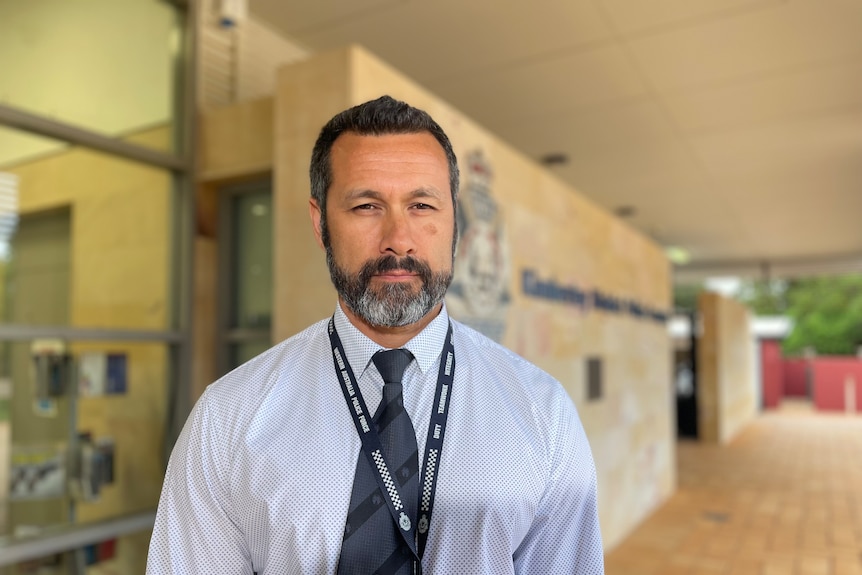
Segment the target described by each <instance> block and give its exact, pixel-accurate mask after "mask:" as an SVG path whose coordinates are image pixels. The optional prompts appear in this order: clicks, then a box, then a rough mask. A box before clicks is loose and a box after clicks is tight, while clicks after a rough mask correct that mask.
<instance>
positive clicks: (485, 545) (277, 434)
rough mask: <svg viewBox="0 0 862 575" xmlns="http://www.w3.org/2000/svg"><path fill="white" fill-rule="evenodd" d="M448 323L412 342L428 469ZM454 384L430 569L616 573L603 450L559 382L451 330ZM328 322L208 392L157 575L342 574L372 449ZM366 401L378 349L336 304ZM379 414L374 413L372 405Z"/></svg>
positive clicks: (176, 483)
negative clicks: (364, 464)
mask: <svg viewBox="0 0 862 575" xmlns="http://www.w3.org/2000/svg"><path fill="white" fill-rule="evenodd" d="M448 322H449V317H448V315H447V313H446V310H445V307H444V309H443V311H442V312H441V313H440V314H439V315H438V317H437V318H435V319H434V320H433V321H432V322H431V323H430V324H429V325H428V327H427V328H426V329H425V330H423V331H422V333H420V334H419V335H418V336H416V337H415V338H414V339H413V340H411V341H410V342H409V343H407V345H405V347H406V348H407V349H409V350H410V351H411V352H412V353H413V355H414V357H415V358H416V360H415V361H413V362H412V363H411V364H410V366H408V368H407V371H406V372H405V374H404V404H405V408H406V409H407V411H408V413H409V414H410V418H411V420H412V421H413V425H414V427H415V429H416V441H417V443H418V445H419V454H420V462H419V463H420V465H421V464H422V461H421V459H422V456H423V455H424V449H425V440H426V437H427V432H428V422H429V420H430V417H431V409H432V404H433V401H434V391H435V388H436V383H437V372H438V367H439V361H440V356H441V350H442V348H443V340H444V338H445V335H446V330H447V327H448ZM452 324H453V329H454V342H455V364H456V365H455V380H454V383H453V385H452V389H451V405H450V411H449V419H448V423H447V427H446V436H445V439H444V445H443V451H442V454H441V460H440V470H439V474H440V475H439V479H438V484H437V494H436V499H435V503H434V513H433V515H432V517H431V525H430V529H429V533H428V545H427V548H426V550H425V554H424V556H423V558H422V567H423V572H424V573H425V574H426V575H451V574H459V573H464V574H469V575H485V574H487V575H491V574H500V575H503V574H514V573H517V574H523V575H527V574H530V575H551V574H553V575H558V574H563V573H578V574H584V575H586V574H590V575H592V574H599V573H603V572H604V568H603V554H602V542H601V535H600V532H599V523H598V518H597V513H596V478H595V467H594V464H593V459H592V454H591V452H590V446H589V443H588V442H587V438H586V436H585V434H584V430H583V427H582V426H581V423H580V420H579V418H578V415H577V412H576V410H575V407H574V405H573V404H572V402H571V400H570V399H569V397H568V396H567V395H566V393H565V391H564V390H563V388H562V386H561V385H560V384H559V383H558V382H557V381H555V380H554V379H553V378H551V377H550V376H549V375H548V374H546V373H545V372H543V371H541V370H540V369H538V368H537V367H535V366H533V365H532V364H530V363H528V362H527V361H525V360H524V359H522V358H520V357H518V356H517V355H515V354H514V353H512V352H511V351H509V350H507V349H505V348H503V347H502V346H500V345H498V344H497V343H495V342H493V341H492V340H490V339H488V338H486V337H484V336H483V335H481V334H479V333H477V332H475V331H474V330H472V329H470V328H468V327H466V326H464V325H462V324H460V323H458V322H455V321H453V322H452ZM326 325H327V321H326V320H323V321H321V322H319V323H317V324H315V325H313V326H311V327H309V328H308V329H306V330H305V331H303V332H301V333H299V334H297V335H296V336H294V337H292V338H290V339H288V340H286V341H284V342H282V343H280V344H278V345H276V346H274V347H273V348H272V349H270V350H269V351H267V352H265V353H263V354H262V355H260V356H258V357H256V358H255V359H253V360H251V361H249V362H248V363H246V364H244V365H242V366H240V367H239V368H237V369H235V370H234V371H233V372H231V373H229V374H228V375H226V376H224V377H223V378H222V379H220V380H219V381H217V382H215V383H214V384H212V385H211V386H209V387H208V388H207V390H206V391H205V392H204V394H203V395H202V396H201V398H200V400H199V401H198V402H197V404H196V405H195V407H194V409H193V411H192V413H191V415H190V416H189V419H188V421H187V422H186V425H185V427H184V429H183V432H182V434H181V435H180V438H179V440H178V441H177V444H176V446H175V448H174V451H173V453H172V455H171V459H170V463H169V465H168V470H167V476H166V478H165V482H164V486H163V488H162V494H161V500H160V502H159V509H158V514H157V517H156V525H155V528H154V530H153V537H152V540H151V542H150V551H149V557H148V562H147V573H149V574H167V573H183V574H198V573H220V574H237V575H239V574H247V575H251V574H252V573H258V574H279V575H282V574H297V575H298V574H308V575H311V574H315V575H332V574H334V573H335V572H336V568H337V565H338V558H339V554H340V551H341V540H342V535H343V531H344V524H345V519H346V516H347V508H348V505H349V503H350V494H351V491H352V489H353V475H354V471H355V469H356V460H357V457H359V456H360V447H361V442H360V440H359V437H358V435H357V432H356V429H355V427H354V423H353V420H352V418H351V416H350V413H349V412H348V408H347V404H346V402H345V400H344V396H343V395H342V392H341V387H340V385H339V383H338V380H337V379H336V373H335V368H334V365H333V360H332V350H331V347H330V343H329V337H328V335H327V330H326ZM335 325H336V329H337V330H338V334H339V336H340V337H341V340H342V342H343V344H344V347H345V351H346V354H347V359H348V361H349V362H350V365H351V367H352V368H353V371H354V373H355V374H356V377H357V378H358V381H359V387H360V390H361V392H362V394H363V396H364V398H365V402H366V404H367V405H369V406H376V405H377V404H378V403H379V401H380V398H381V396H382V389H383V381H382V379H381V377H380V375H379V374H378V373H377V369H376V368H375V367H374V364H373V363H372V362H371V356H372V355H373V354H374V353H375V352H377V351H378V350H379V349H381V348H380V346H379V345H377V344H375V343H374V342H372V341H371V340H370V339H368V338H367V337H365V336H364V335H363V334H362V333H360V332H359V331H358V330H357V329H356V328H355V327H354V326H353V325H351V324H350V322H349V320H348V319H347V318H346V316H345V315H344V313H343V312H342V310H341V309H340V308H338V307H337V308H336V312H335ZM372 409H373V408H372Z"/></svg>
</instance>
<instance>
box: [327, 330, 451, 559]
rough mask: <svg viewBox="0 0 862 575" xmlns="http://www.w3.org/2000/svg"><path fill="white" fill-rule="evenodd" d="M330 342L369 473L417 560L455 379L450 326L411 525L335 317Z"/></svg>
mask: <svg viewBox="0 0 862 575" xmlns="http://www.w3.org/2000/svg"><path fill="white" fill-rule="evenodd" d="M329 340H330V342H331V343H332V359H333V361H334V362H335V372H336V373H338V374H339V378H338V381H339V383H340V384H341V391H342V392H343V393H344V399H345V401H346V402H347V407H348V410H349V411H350V415H351V416H352V417H353V423H354V425H355V426H356V432H357V433H358V434H359V438H360V439H361V440H362V451H364V452H365V456H366V457H367V458H368V462H369V464H370V465H371V468H372V469H373V470H374V471H375V477H376V478H377V484H378V485H379V486H380V491H381V493H383V498H384V499H385V500H386V505H387V506H388V507H389V513H390V514H391V515H392V518H393V519H394V520H395V524H396V525H398V526H399V527H400V529H399V531H400V532H401V535H402V537H404V541H405V542H406V543H407V545H408V546H409V547H410V550H411V551H412V552H413V554H414V556H415V558H416V559H417V560H421V559H422V555H423V554H424V553H425V545H426V543H427V542H428V527H429V525H430V523H431V511H432V510H433V508H434V495H435V494H436V491H437V477H438V475H439V474H438V472H437V471H438V466H439V463H440V454H441V453H442V451H443V435H444V434H445V433H446V418H447V416H448V415H449V398H450V397H451V389H452V381H453V380H454V378H455V345H454V343H453V337H452V323H451V322H450V323H449V329H448V331H447V332H446V339H445V341H444V342H443V353H442V354H441V355H440V371H439V373H438V375H437V390H436V392H435V393H434V405H433V406H432V409H431V421H430V423H429V424H428V439H427V441H426V442H425V459H424V460H423V462H422V474H421V475H420V479H419V487H420V497H419V521H418V522H417V524H415V525H414V524H411V523H412V522H411V521H410V518H409V517H407V514H406V513H404V512H403V511H402V510H403V508H404V505H403V504H402V502H401V494H400V492H399V490H398V485H397V484H396V483H395V482H394V481H392V480H391V477H392V475H391V474H390V473H389V464H388V462H387V461H386V460H385V458H384V456H383V448H382V445H381V444H380V437H379V436H378V435H377V429H375V427H374V425H373V424H372V423H371V417H372V414H371V413H370V412H369V411H368V408H367V407H366V406H365V400H363V399H362V393H361V392H360V391H359V385H358V384H357V382H356V377H355V376H354V375H353V370H352V369H351V368H350V364H349V363H348V362H347V355H346V354H345V353H344V346H343V345H341V338H339V337H338V333H337V332H336V331H335V317H334V316H333V317H332V318H331V319H330V320H329Z"/></svg>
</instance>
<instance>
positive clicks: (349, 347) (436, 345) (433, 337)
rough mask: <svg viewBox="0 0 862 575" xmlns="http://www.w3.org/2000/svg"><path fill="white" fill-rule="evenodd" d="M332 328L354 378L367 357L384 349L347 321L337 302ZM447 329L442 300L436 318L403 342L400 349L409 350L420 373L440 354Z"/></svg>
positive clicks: (447, 318) (428, 367)
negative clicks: (333, 327)
mask: <svg viewBox="0 0 862 575" xmlns="http://www.w3.org/2000/svg"><path fill="white" fill-rule="evenodd" d="M335 329H336V331H337V332H338V337H339V338H341V343H342V344H343V345H344V353H345V355H347V361H348V362H349V363H350V366H351V367H352V368H353V373H355V374H356V377H357V378H358V377H360V376H361V375H362V373H363V372H364V371H365V368H366V367H368V364H369V363H370V362H371V356H372V355H374V354H375V353H377V352H378V351H380V350H382V349H385V348H384V347H382V346H381V345H380V344H378V343H375V342H373V341H372V340H371V339H369V338H368V336H366V335H365V334H364V333H362V332H361V331H359V330H358V329H357V328H356V326H354V325H353V324H352V323H350V320H349V319H347V315H345V313H344V310H343V309H341V303H340V302H339V303H336V304H335ZM448 330H449V313H448V312H447V311H446V304H445V302H444V303H443V307H442V308H441V309H440V313H438V314H437V317H435V318H434V319H433V320H431V323H429V324H428V325H427V326H425V329H423V330H422V331H421V332H419V333H418V334H416V337H414V338H413V339H411V340H410V341H408V342H407V343H406V344H404V348H405V349H408V350H410V353H412V354H413V357H414V358H416V364H417V365H418V366H419V369H420V371H421V372H422V373H423V374H425V373H427V372H428V370H429V369H431V368H432V367H433V366H434V363H435V362H436V361H437V358H438V357H440V353H441V352H442V351H443V343H444V341H445V339H446V332H447V331H448Z"/></svg>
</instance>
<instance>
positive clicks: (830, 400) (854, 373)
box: [811, 357, 862, 411]
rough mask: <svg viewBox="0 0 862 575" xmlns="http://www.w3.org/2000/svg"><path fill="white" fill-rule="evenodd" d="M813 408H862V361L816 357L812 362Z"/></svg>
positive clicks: (837, 409) (845, 409)
mask: <svg viewBox="0 0 862 575" xmlns="http://www.w3.org/2000/svg"><path fill="white" fill-rule="evenodd" d="M811 369H812V375H813V378H812V379H813V382H812V383H813V385H812V388H813V397H812V399H813V400H814V407H816V408H817V409H824V410H831V411H862V360H860V359H859V358H856V357H818V358H816V359H814V360H812V361H811Z"/></svg>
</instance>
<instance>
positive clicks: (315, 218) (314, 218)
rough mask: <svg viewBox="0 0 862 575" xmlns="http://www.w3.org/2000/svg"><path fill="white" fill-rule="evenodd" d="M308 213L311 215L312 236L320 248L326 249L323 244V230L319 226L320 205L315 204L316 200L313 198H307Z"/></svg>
mask: <svg viewBox="0 0 862 575" xmlns="http://www.w3.org/2000/svg"><path fill="white" fill-rule="evenodd" d="M308 215H309V216H311V227H312V228H314V237H315V239H316V240H317V245H318V246H320V249H326V248H324V246H323V232H322V230H321V228H320V223H321V222H320V218H321V217H322V216H323V214H322V213H321V212H320V206H319V205H317V200H315V199H314V198H309V199H308Z"/></svg>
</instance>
